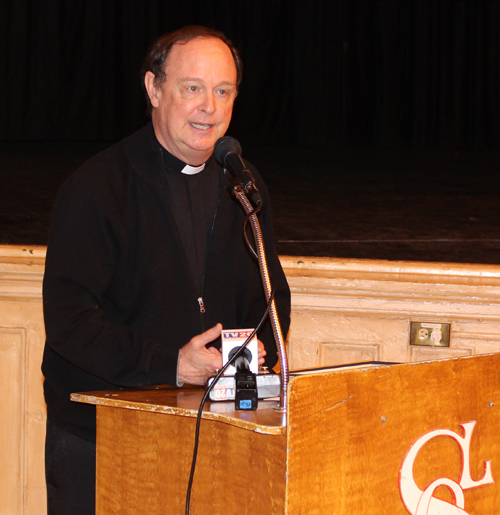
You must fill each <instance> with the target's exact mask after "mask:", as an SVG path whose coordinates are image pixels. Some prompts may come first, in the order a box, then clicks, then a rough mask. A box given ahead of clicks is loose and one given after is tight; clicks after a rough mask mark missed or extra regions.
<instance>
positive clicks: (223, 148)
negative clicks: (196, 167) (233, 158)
mask: <svg viewBox="0 0 500 515" xmlns="http://www.w3.org/2000/svg"><path fill="white" fill-rule="evenodd" d="M231 154H237V155H239V156H240V155H241V145H240V143H239V142H238V140H236V139H234V138H231V136H222V138H219V139H218V140H217V141H216V143H215V146H214V155H215V159H217V161H219V163H220V164H222V165H224V166H226V165H227V163H226V158H227V156H229V155H231Z"/></svg>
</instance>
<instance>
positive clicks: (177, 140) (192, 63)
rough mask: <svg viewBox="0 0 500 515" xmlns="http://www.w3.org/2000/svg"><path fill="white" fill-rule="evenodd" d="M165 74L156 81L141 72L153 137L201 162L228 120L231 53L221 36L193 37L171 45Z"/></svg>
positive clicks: (191, 160)
mask: <svg viewBox="0 0 500 515" xmlns="http://www.w3.org/2000/svg"><path fill="white" fill-rule="evenodd" d="M165 74H166V80H165V82H164V83H163V84H162V85H161V86H158V85H157V84H156V83H155V81H154V75H153V74H152V73H151V72H147V73H146V77H145V83H146V89H147V90H148V94H149V97H150V99H151V104H152V105H153V108H154V109H153V113H152V118H153V126H154V129H155V133H156V137H157V138H158V140H159V142H160V143H161V144H162V145H163V146H164V147H165V148H166V149H167V150H168V151H169V152H170V153H171V154H173V155H174V156H176V157H177V158H179V159H181V160H182V161H184V162H186V163H188V164H190V165H200V164H201V163H204V162H205V161H206V160H207V159H208V158H209V157H210V155H211V154H212V152H213V148H214V145H215V142H216V141H217V140H218V139H219V138H220V137H221V136H224V134H225V133H226V130H227V128H228V126H229V122H230V121H231V114H232V111H233V104H234V99H235V97H236V65H235V63H234V59H233V55H232V53H231V50H230V49H229V47H228V46H227V45H226V44H225V43H224V42H222V41H221V40H220V39H216V38H201V37H198V38H195V39H193V40H191V41H188V42H187V43H180V44H179V43H178V44H176V45H174V46H173V47H172V50H171V51H170V54H169V56H168V58H167V62H166V64H165Z"/></svg>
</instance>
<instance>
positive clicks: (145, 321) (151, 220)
mask: <svg viewBox="0 0 500 515" xmlns="http://www.w3.org/2000/svg"><path fill="white" fill-rule="evenodd" d="M161 153H162V149H161V146H160V145H159V143H158V141H157V140H156V138H155V136H154V132H153V130H152V128H151V126H150V125H149V126H146V127H145V128H143V129H141V130H140V131H139V132H137V133H136V134H134V135H132V136H130V137H129V138H127V139H125V140H123V141H122V142H120V143H118V144H116V145H114V146H113V147H111V148H110V149H108V150H106V151H104V152H102V153H100V154H98V155H97V156H95V157H94V158H92V159H90V160H89V161H88V162H86V163H85V164H84V165H83V166H82V167H81V168H80V169H79V170H77V171H76V172H75V173H74V174H73V175H72V176H71V177H70V178H69V179H68V180H67V181H66V182H65V183H64V184H63V186H62V188H61V190H60V192H59V194H58V197H57V199H56V202H55V206H54V211H53V217H52V224H51V231H50V237H49V244H48V249H47V260H46V268H45V277H44V286H43V295H44V317H45V328H46V334H47V341H46V345H45V352H44V358H43V365H42V371H43V374H44V376H45V383H44V391H45V399H46V402H47V407H48V415H49V417H50V418H51V419H52V420H53V421H54V422H56V423H57V424H59V425H60V426H62V427H64V428H66V429H67V430H69V431H70V432H73V433H74V434H77V435H79V436H81V437H83V438H86V439H89V440H93V439H94V438H95V409H94V407H93V406H89V405H84V404H78V403H72V402H71V401H70V400H69V395H70V393H72V392H83V391H95V390H113V389H119V388H123V387H140V386H152V385H157V384H174V385H175V383H176V373H177V357H178V351H179V349H180V348H181V347H182V346H183V345H184V344H186V343H187V342H188V341H189V340H190V339H191V338H192V337H193V336H194V335H196V334H199V333H201V332H203V331H204V330H206V329H208V328H210V327H212V326H214V325H215V324H216V323H217V322H220V323H222V325H223V327H226V328H249V327H255V326H256V325H257V323H258V322H259V320H260V318H261V316H262V313H263V312H264V310H265V298H264V292H263V288H262V283H261V279H260V273H259V269H258V266H257V263H256V260H255V259H254V258H253V257H252V256H251V255H250V253H249V251H248V249H247V248H246V246H245V243H244V238H243V222H244V218H245V215H244V212H243V209H242V208H241V206H240V205H239V203H238V202H237V200H236V199H235V198H234V197H233V195H232V194H231V192H230V190H229V188H228V187H227V184H225V185H224V186H223V188H222V189H221V193H220V199H219V201H218V206H217V210H216V215H215V219H214V225H213V230H212V234H211V237H210V243H209V248H208V252H207V260H206V266H205V274H204V281H203V286H202V290H203V291H197V290H198V288H197V287H196V286H195V285H194V282H193V278H192V274H191V272H190V269H189V265H188V261H187V259H186V257H185V251H184V247H183V244H182V241H181V237H180V235H179V231H178V229H177V225H176V223H175V221H174V218H173V216H172V213H171V212H170V210H169V206H168V195H167V191H166V183H165V177H164V174H165V171H164V169H163V163H162V157H161ZM212 159H213V158H212ZM217 166H218V165H217ZM253 172H254V175H255V178H256V183H257V185H258V187H259V189H260V191H261V194H262V197H263V209H262V211H261V213H260V214H259V220H260V223H261V226H262V231H263V234H264V238H265V244H266V251H267V256H268V263H269V268H270V271H271V275H272V278H273V280H274V283H275V285H276V289H277V293H276V304H277V307H278V312H279V314H280V320H281V324H282V328H283V332H284V335H285V336H286V332H287V331H288V326H289V313H290V292H289V289H288V285H287V283H286V279H285V276H284V273H283V271H282V269H281V265H280V263H279V260H278V256H277V254H276V250H275V247H274V241H273V240H274V236H273V229H272V220H271V211H270V205H269V196H268V193H267V190H266V187H265V185H264V184H263V182H262V179H261V178H260V176H259V174H258V173H257V172H256V171H255V170H253ZM226 179H227V178H226ZM226 182H227V180H226ZM199 297H203V300H204V304H205V309H206V312H205V313H201V312H200V306H199V302H198V298H199ZM259 338H260V339H261V340H262V341H263V342H264V344H265V346H266V349H267V351H268V356H267V361H266V364H268V365H270V366H273V365H274V364H275V363H276V361H277V355H276V348H275V343H274V338H273V336H272V331H271V327H270V324H269V322H266V326H265V328H264V329H263V330H262V331H261V333H260V334H259Z"/></svg>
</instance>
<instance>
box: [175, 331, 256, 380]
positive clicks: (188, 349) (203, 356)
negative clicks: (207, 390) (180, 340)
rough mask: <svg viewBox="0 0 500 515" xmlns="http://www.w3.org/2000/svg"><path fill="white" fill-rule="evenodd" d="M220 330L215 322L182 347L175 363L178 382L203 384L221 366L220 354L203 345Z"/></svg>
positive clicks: (218, 333)
mask: <svg viewBox="0 0 500 515" xmlns="http://www.w3.org/2000/svg"><path fill="white" fill-rule="evenodd" d="M221 331H222V325H221V324H217V325H216V326H214V327H212V328H211V329H209V330H208V331H205V332H204V333H201V334H198V335H197V336H194V337H193V338H191V340H189V342H188V343H186V345H184V347H182V349H181V350H180V351H179V362H178V365H177V381H178V382H179V383H190V384H205V383H206V381H207V380H208V378H209V377H212V376H213V375H215V371H216V370H219V369H221V368H222V354H221V353H220V352H219V351H218V350H217V349H216V348H215V347H209V348H208V349H207V348H206V347H205V345H207V344H208V343H210V342H213V341H214V340H215V339H216V338H218V337H219V336H220V334H221ZM259 354H260V353H259ZM259 361H260V360H259Z"/></svg>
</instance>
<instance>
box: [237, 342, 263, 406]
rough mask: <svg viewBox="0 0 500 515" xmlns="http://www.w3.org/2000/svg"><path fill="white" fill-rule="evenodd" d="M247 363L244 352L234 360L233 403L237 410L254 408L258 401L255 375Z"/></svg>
mask: <svg viewBox="0 0 500 515" xmlns="http://www.w3.org/2000/svg"><path fill="white" fill-rule="evenodd" d="M245 350H246V349H245ZM248 365H249V363H248V359H247V357H246V356H245V353H244V352H243V353H242V354H241V356H238V357H237V358H236V360H235V362H234V366H235V368H236V373H235V374H234V383H235V389H236V392H235V398H234V404H235V408H236V409H237V410H256V409H257V404H258V402H259V395H258V393H257V376H256V374H254V373H253V372H251V371H250V368H249V366H248Z"/></svg>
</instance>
